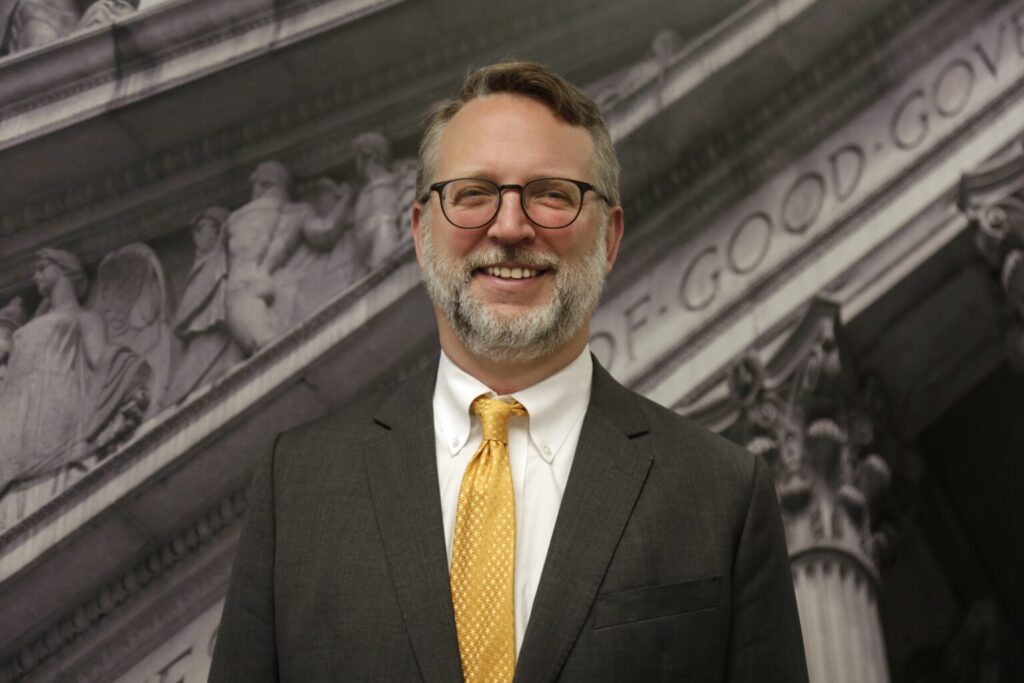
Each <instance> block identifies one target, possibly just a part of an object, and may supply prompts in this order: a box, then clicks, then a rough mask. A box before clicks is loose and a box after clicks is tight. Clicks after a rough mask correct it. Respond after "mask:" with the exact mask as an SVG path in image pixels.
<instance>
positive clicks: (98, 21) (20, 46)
mask: <svg viewBox="0 0 1024 683" xmlns="http://www.w3.org/2000/svg"><path fill="white" fill-rule="evenodd" d="M138 6H139V2H138V0H93V2H92V3H91V4H89V5H88V6H87V7H86V8H85V11H84V12H82V10H81V8H80V4H79V2H78V1H77V0H0V56H2V55H10V54H14V53H15V52H20V51H21V50H27V49H29V48H33V47H42V46H43V45H48V44H49V43H53V42H55V41H57V40H60V39H61V38H64V37H66V36H68V35H71V34H72V33H75V32H76V31H84V30H87V29H90V28H96V27H99V26H105V25H108V24H111V23H113V22H114V21H117V20H118V19H121V18H122V17H125V16H127V15H129V14H131V13H132V12H134V11H135V10H136V9H137V8H138Z"/></svg>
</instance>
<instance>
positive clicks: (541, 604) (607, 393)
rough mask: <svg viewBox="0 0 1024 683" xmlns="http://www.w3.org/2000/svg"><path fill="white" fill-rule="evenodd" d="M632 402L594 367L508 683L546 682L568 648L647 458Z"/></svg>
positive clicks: (639, 420) (634, 495)
mask: <svg viewBox="0 0 1024 683" xmlns="http://www.w3.org/2000/svg"><path fill="white" fill-rule="evenodd" d="M638 400H639V399H638V398H637V397H636V396H635V395H634V394H632V392H629V391H628V390H626V389H624V388H622V387H621V386H620V385H619V384H618V383H617V382H615V380H614V379H612V378H611V376H609V375H608V373H607V372H605V370H604V369H603V368H601V367H600V366H599V365H598V364H597V361H596V360H595V361H594V383H593V388H592V390H591V401H590V406H589V408H588V409H587V415H586V418H584V422H583V428H582V430H581V432H580V440H579V444H578V445H577V447H576V454H575V457H574V459H573V464H572V469H571V470H570V473H569V481H568V482H567V483H566V489H565V494H564V495H563V496H562V504H561V507H560V508H559V512H558V519H557V521H556V522H555V530H554V533H553V534H552V537H551V544H550V546H549V547H548V555H547V558H546V560H545V562H544V570H543V573H542V574H541V579H540V585H539V586H538V588H537V595H536V597H535V599H534V602H533V608H532V610H531V615H530V623H529V625H528V626H527V630H526V636H525V638H524V640H523V645H522V648H521V650H520V653H519V661H518V662H517V663H516V676H515V680H516V681H531V682H533V681H551V680H554V679H555V678H556V677H557V676H558V673H559V672H560V671H561V669H562V667H563V666H564V665H565V661H566V659H567V658H568V656H569V652H570V651H571V650H572V646H573V644H574V643H575V642H576V639H577V637H578V636H579V632H580V629H581V628H582V626H583V623H584V622H585V621H586V618H587V615H588V614H589V613H590V607H591V604H592V603H593V601H594V598H595V596H596V595H597V591H598V588H599V587H600V585H601V581H602V580H603V579H604V575H605V572H606V570H607V568H608V564H609V562H610V561H611V558H612V554H613V553H614V551H615V547H616V546H617V544H618V542H619V538H620V537H621V535H622V531H623V529H624V528H625V526H626V522H627V521H628V520H629V516H630V513H631V512H632V510H633V505H634V503H635V502H636V499H637V496H638V495H639V494H640V490H641V488H642V487H643V483H644V481H645V479H646V477H647V471H648V469H649V468H650V465H651V457H650V455H649V454H648V453H646V451H645V450H644V449H643V448H641V447H640V446H639V445H638V444H637V443H635V442H633V441H632V440H631V439H632V438H633V437H636V436H639V435H640V434H643V433H646V431H647V426H646V420H645V418H644V416H643V415H642V413H641V411H640V409H639V407H638V405H637V402H638Z"/></svg>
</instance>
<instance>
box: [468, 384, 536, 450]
mask: <svg viewBox="0 0 1024 683" xmlns="http://www.w3.org/2000/svg"><path fill="white" fill-rule="evenodd" d="M471 409H472V411H473V413H474V414H475V415H476V416H477V417H478V418H480V428H481V430H483V438H484V441H500V442H502V443H503V444H506V445H507V444H508V421H509V418H511V417H512V416H513V415H526V408H524V407H523V406H522V405H521V404H520V403H519V401H516V400H515V399H509V400H507V401H503V400H501V399H497V398H487V397H485V396H480V397H478V398H477V399H476V400H474V401H473V405H472V406H471Z"/></svg>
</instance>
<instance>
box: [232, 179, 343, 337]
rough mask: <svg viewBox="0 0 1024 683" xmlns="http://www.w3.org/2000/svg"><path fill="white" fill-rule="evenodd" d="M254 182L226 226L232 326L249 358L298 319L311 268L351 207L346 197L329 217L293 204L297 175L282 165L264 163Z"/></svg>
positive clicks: (326, 249) (304, 204)
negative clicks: (299, 294)
mask: <svg viewBox="0 0 1024 683" xmlns="http://www.w3.org/2000/svg"><path fill="white" fill-rule="evenodd" d="M251 180H252V200H251V201H249V202H248V203H247V204H245V205H244V206H242V207H241V208H239V209H236V210H235V211H234V212H232V213H231V215H230V216H229V217H228V220H227V224H226V233H227V236H226V248H227V261H228V275H227V285H228V286H227V323H228V328H229V329H230V331H231V334H232V336H233V337H234V338H235V340H236V341H237V342H238V343H239V344H240V345H241V346H242V349H243V351H244V352H245V353H246V354H252V353H255V352H256V351H258V350H259V349H261V348H262V347H264V346H266V345H267V343H269V342H270V341H271V340H272V339H274V338H275V337H276V336H277V335H278V334H279V333H280V332H281V331H283V329H279V327H284V326H285V325H288V324H290V323H291V322H293V321H294V317H293V308H294V303H295V295H296V292H297V291H298V289H299V284H300V282H301V281H302V280H303V279H304V278H305V277H306V275H307V268H306V267H305V266H306V265H308V262H309V261H310V260H315V259H314V258H313V257H314V256H315V255H316V254H317V253H321V254H328V253H329V252H330V251H331V249H332V248H333V247H334V245H335V243H336V242H337V241H338V237H339V235H340V233H341V230H342V228H343V225H344V222H345V218H346V216H347V213H348V208H349V202H348V201H346V199H345V197H344V196H340V197H339V199H338V201H337V202H336V203H335V205H334V206H333V207H331V208H330V209H329V210H328V211H327V212H326V214H325V215H321V214H320V213H318V212H317V210H316V208H315V207H314V206H313V205H312V204H309V203H307V202H293V201H291V185H292V179H291V173H290V172H289V171H288V169H287V168H286V167H285V166H284V165H283V164H281V163H280V162H277V161H265V162H263V163H261V164H260V165H259V166H258V167H257V168H256V170H255V171H254V172H253V174H252V178H251ZM343 194H344V193H343Z"/></svg>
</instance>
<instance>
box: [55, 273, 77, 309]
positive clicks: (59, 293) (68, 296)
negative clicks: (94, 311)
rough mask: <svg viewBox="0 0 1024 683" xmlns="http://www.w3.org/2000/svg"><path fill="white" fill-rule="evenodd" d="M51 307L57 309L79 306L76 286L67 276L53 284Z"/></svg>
mask: <svg viewBox="0 0 1024 683" xmlns="http://www.w3.org/2000/svg"><path fill="white" fill-rule="evenodd" d="M49 298H50V307H51V308H52V309H56V310H66V309H77V308H79V307H80V306H79V303H78V295H77V294H75V288H74V286H72V284H71V282H70V281H69V280H67V279H66V278H61V279H59V280H57V282H56V283H55V284H54V285H53V290H52V291H51V292H50V297H49Z"/></svg>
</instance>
